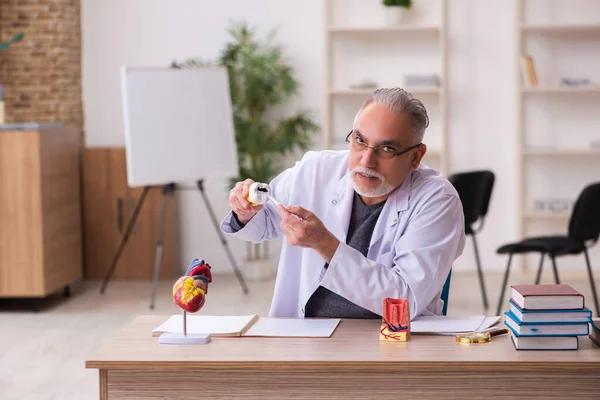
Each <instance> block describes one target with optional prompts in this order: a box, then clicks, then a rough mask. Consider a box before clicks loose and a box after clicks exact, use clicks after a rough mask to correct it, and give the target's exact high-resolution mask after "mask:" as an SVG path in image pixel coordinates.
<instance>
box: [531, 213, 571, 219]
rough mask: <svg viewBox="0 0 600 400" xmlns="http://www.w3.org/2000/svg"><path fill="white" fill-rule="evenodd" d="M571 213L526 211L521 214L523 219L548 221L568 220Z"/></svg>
mask: <svg viewBox="0 0 600 400" xmlns="http://www.w3.org/2000/svg"><path fill="white" fill-rule="evenodd" d="M570 216H571V213H568V212H550V211H528V212H526V213H524V214H523V218H525V219H529V220H533V219H549V220H560V221H563V220H568V219H569V217H570Z"/></svg>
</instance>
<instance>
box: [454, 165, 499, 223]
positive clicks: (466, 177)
mask: <svg viewBox="0 0 600 400" xmlns="http://www.w3.org/2000/svg"><path fill="white" fill-rule="evenodd" d="M448 180H449V181H450V183H452V185H453V186H454V188H455V189H456V191H457V192H458V195H459V197H460V201H461V203H462V205H463V212H464V215H465V228H466V230H467V233H470V232H469V231H470V230H471V229H472V227H471V225H473V224H474V223H475V222H476V221H477V220H478V219H479V218H483V217H485V216H486V215H487V212H488V209H489V205H490V199H491V197H492V191H493V189H494V182H495V176H494V173H493V172H492V171H488V170H481V171H468V172H460V173H457V174H453V175H451V176H450V177H449V178H448Z"/></svg>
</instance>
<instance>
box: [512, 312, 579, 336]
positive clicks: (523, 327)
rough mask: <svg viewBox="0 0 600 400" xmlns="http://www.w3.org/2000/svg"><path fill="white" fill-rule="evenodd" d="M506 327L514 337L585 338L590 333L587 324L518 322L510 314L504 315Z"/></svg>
mask: <svg viewBox="0 0 600 400" xmlns="http://www.w3.org/2000/svg"><path fill="white" fill-rule="evenodd" d="M504 314H505V315H506V316H507V318H506V320H505V321H504V325H506V326H508V327H509V328H510V329H511V330H512V331H513V332H514V333H515V335H516V336H586V335H588V334H589V333H590V326H589V322H588V321H586V322H568V323H567V322H544V323H532V322H522V321H520V320H519V319H518V318H517V317H516V316H515V315H514V314H513V313H512V312H510V311H507V312H505V313H504Z"/></svg>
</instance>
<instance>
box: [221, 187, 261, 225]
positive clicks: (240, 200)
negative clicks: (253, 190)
mask: <svg viewBox="0 0 600 400" xmlns="http://www.w3.org/2000/svg"><path fill="white" fill-rule="evenodd" d="M253 183H254V181H253V180H252V179H246V180H245V181H243V182H238V183H236V184H235V186H234V188H233V189H231V191H230V192H229V207H231V209H232V210H233V212H234V213H235V214H236V215H237V218H238V220H239V221H240V222H241V223H242V224H244V225H245V224H247V223H248V221H250V220H251V219H252V217H254V216H255V215H256V213H258V212H259V211H260V210H262V208H263V207H264V205H262V204H261V205H258V206H252V204H250V202H249V201H248V191H249V189H250V185H252V184H253Z"/></svg>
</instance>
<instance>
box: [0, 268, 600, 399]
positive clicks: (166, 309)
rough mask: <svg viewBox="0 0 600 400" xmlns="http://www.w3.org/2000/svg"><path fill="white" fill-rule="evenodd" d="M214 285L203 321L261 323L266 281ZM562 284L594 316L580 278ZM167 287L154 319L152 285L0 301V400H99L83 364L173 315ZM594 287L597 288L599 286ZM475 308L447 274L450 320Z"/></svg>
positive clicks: (469, 285)
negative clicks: (136, 323)
mask: <svg viewBox="0 0 600 400" xmlns="http://www.w3.org/2000/svg"><path fill="white" fill-rule="evenodd" d="M515 275H517V274H515ZM547 275H550V274H547ZM596 275H597V276H600V274H599V273H597V274H596ZM549 277H550V276H548V278H549ZM214 278H215V279H214V282H213V283H212V284H211V286H210V289H209V293H208V298H207V302H206V305H205V307H204V309H203V310H202V312H203V313H206V314H220V315H242V314H250V313H256V314H260V315H267V313H268V310H269V305H270V301H271V295H272V291H273V283H274V282H273V281H272V280H269V281H263V282H250V283H249V288H250V293H249V294H248V295H244V294H243V292H242V289H241V287H240V286H239V284H238V282H237V280H236V279H235V277H233V276H216V277H214ZM562 278H563V280H564V283H569V284H571V285H572V286H573V287H575V288H576V289H577V290H580V291H581V292H582V293H583V294H584V295H585V296H586V301H587V303H588V305H589V307H590V308H593V301H592V298H591V290H590V286H589V283H588V282H587V280H586V279H585V275H579V276H578V277H577V276H576V277H575V278H572V279H570V280H567V277H566V276H564V277H562ZM501 280H502V276H501V275H500V274H496V275H494V274H486V284H487V288H488V296H489V297H490V307H491V308H490V310H489V312H487V313H486V314H488V315H493V314H494V313H495V308H496V302H497V298H498V295H499V293H498V291H499V289H500V284H501ZM521 282H522V283H530V282H532V277H530V276H526V277H519V276H515V277H512V278H511V283H513V284H514V283H521ZM172 283H173V282H161V284H160V286H159V290H158V297H157V302H156V308H155V310H154V311H151V310H150V309H149V307H148V305H149V299H150V292H151V284H150V282H124V281H114V282H111V284H110V285H109V287H108V290H107V292H106V293H105V294H104V295H100V294H99V292H98V290H99V287H100V283H99V282H89V281H86V282H82V283H80V284H77V285H75V286H74V287H73V288H72V293H71V297H69V298H63V297H62V296H60V295H57V296H55V297H52V298H50V299H48V300H47V301H46V302H45V303H44V306H43V307H42V310H41V311H40V312H39V313H34V312H31V311H30V310H29V309H28V308H27V305H28V304H27V302H19V301H14V300H10V301H8V300H2V301H0V327H1V329H0V399H2V400H9V399H11V400H12V399H19V400H24V399H35V400H38V399H40V400H42V399H43V400H45V399H52V400H68V399H77V400H82V399H86V400H87V399H97V398H98V372H97V371H96V370H88V369H85V360H86V357H87V356H88V354H90V353H91V352H93V351H94V350H95V349H96V348H97V347H98V346H100V345H101V344H102V342H103V341H104V340H106V339H107V338H108V337H109V336H110V335H111V334H112V333H113V332H115V331H117V330H119V329H120V328H121V327H122V326H123V325H124V324H126V323H128V322H129V321H131V320H132V319H133V318H134V317H136V316H137V315H139V314H148V313H154V314H164V315H171V314H173V313H178V312H179V311H178V309H176V307H175V306H174V305H173V304H172V297H171V293H170V291H171V287H172ZM596 285H597V286H598V287H599V288H600V281H598V280H597V281H596ZM507 293H508V292H507ZM506 301H507V297H505V302H506ZM481 304H482V302H481V292H480V289H479V283H478V280H477V277H476V275H475V274H459V273H455V274H453V276H452V285H451V291H450V301H449V311H448V314H449V315H468V314H480V313H484V310H483V307H482V305H481ZM503 309H505V307H503Z"/></svg>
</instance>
